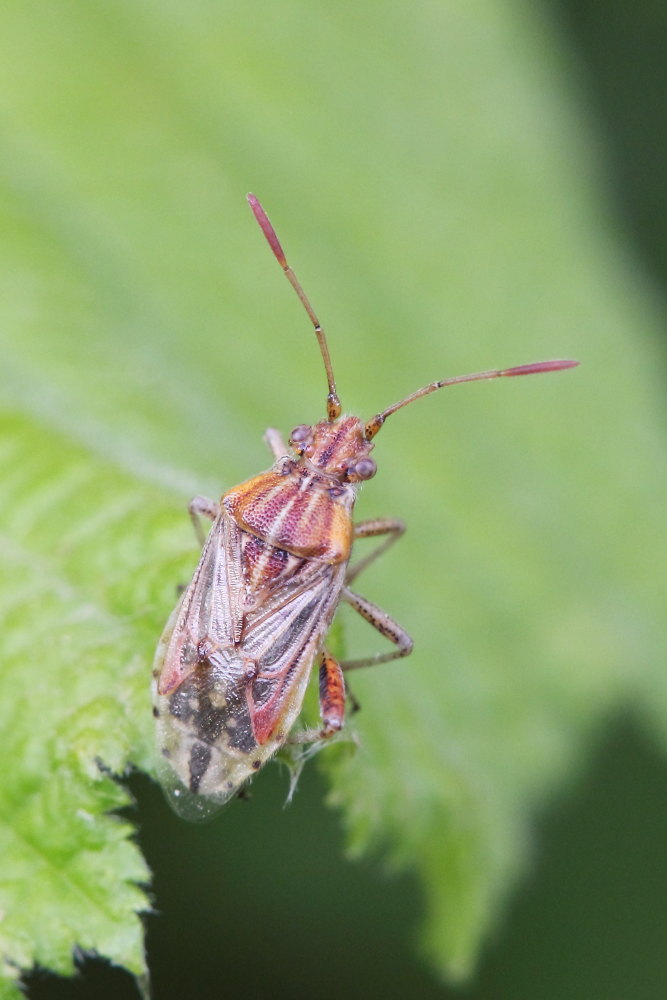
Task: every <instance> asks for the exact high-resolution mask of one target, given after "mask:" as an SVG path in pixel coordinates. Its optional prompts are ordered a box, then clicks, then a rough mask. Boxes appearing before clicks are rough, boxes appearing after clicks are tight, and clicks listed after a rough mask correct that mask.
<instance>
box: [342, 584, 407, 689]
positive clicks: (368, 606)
mask: <svg viewBox="0 0 667 1000" xmlns="http://www.w3.org/2000/svg"><path fill="white" fill-rule="evenodd" d="M342 599H343V600H344V601H347V602H348V604H351V605H352V607H353V608H354V610H355V611H358V612H359V614H360V615H361V617H362V618H365V619H366V621H367V622H369V624H370V625H372V626H373V628H375V629H377V631H378V632H379V633H380V634H381V635H384V636H386V638H387V639H389V640H390V642H393V643H394V645H395V646H396V649H394V650H392V651H391V652H389V653H375V654H374V655H373V656H364V657H361V658H360V659H357V660H343V662H342V663H341V665H340V666H341V669H342V670H357V669H358V668H359V667H372V666H374V665H375V664H376V663H389V661H390V660H397V659H399V657H401V656H409V655H410V653H411V652H412V647H413V642H412V639H411V637H410V636H409V635H408V633H407V632H406V631H405V629H404V628H402V627H401V626H400V625H399V624H398V622H397V621H394V619H393V618H392V617H391V615H388V614H387V612H386V611H383V610H382V608H379V607H378V606H377V604H373V603H372V602H371V601H368V600H366V598H365V597H362V596H361V594H355V593H354V591H352V590H349V589H348V588H347V587H345V588H344V590H343V593H342Z"/></svg>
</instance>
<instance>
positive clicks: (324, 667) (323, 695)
mask: <svg viewBox="0 0 667 1000" xmlns="http://www.w3.org/2000/svg"><path fill="white" fill-rule="evenodd" d="M320 710H321V714H322V722H323V723H324V730H325V734H326V732H327V731H328V732H329V733H331V734H333V733H334V732H337V731H338V730H339V729H342V728H343V722H344V720H345V680H344V679H343V671H342V670H341V668H340V664H339V663H338V661H337V660H335V659H334V657H333V656H332V655H331V653H328V652H326V650H325V652H324V653H323V654H322V663H321V665H320Z"/></svg>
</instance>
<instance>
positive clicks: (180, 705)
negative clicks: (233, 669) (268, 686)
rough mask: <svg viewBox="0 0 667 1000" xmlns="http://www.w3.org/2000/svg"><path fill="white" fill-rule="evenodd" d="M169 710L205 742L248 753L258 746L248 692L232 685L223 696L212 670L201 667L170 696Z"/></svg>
mask: <svg viewBox="0 0 667 1000" xmlns="http://www.w3.org/2000/svg"><path fill="white" fill-rule="evenodd" d="M169 711H170V712H171V714H172V715H173V716H174V718H175V719H179V720H180V721H181V722H183V723H185V724H186V725H187V727H188V728H189V729H191V730H192V733H193V735H195V736H196V737H197V738H198V739H199V740H201V742H202V743H206V744H209V745H210V746H215V745H216V744H218V743H220V742H222V743H223V744H226V745H228V746H230V747H233V748H234V749H235V750H242V751H244V752H245V753H249V752H250V751H251V750H254V749H255V747H256V746H257V741H256V739H255V737H254V734H253V731H252V724H251V721H250V714H249V712H248V705H247V702H246V698H245V691H244V690H243V689H240V688H239V687H238V686H236V685H234V684H230V685H229V686H228V688H227V690H226V692H225V693H224V695H223V692H221V691H220V690H219V680H217V681H216V676H215V672H214V671H212V670H210V669H202V668H199V669H198V670H197V671H195V673H194V674H192V675H191V676H190V677H189V678H188V679H187V680H186V681H185V682H184V683H183V684H181V686H180V687H179V688H178V689H177V690H176V691H174V693H173V694H172V696H171V698H170V699H169Z"/></svg>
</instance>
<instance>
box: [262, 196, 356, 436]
mask: <svg viewBox="0 0 667 1000" xmlns="http://www.w3.org/2000/svg"><path fill="white" fill-rule="evenodd" d="M247 197H248V204H249V205H250V207H251V209H252V211H253V215H254V216H255V218H256V219H257V222H258V223H259V226H260V228H261V230H262V232H263V233H264V235H265V237H266V239H267V242H268V244H269V246H270V247H271V249H272V250H273V254H274V256H275V258H276V260H277V261H278V263H279V264H280V266H281V267H282V269H283V271H284V272H285V275H286V277H287V280H288V281H289V283H290V285H291V286H292V288H293V289H294V291H295V292H296V294H297V295H298V296H299V300H300V302H301V304H302V306H303V307H304V309H305V310H306V312H307V313H308V315H309V317H310V321H311V323H312V324H313V326H314V327H315V336H316V337H317V342H318V344H319V345H320V353H321V355H322V360H323V361H324V369H325V371H326V374H327V383H328V385H329V394H328V396H327V417H328V419H329V421H330V422H333V421H334V420H336V419H337V418H338V417H339V416H340V414H341V405H340V399H339V398H338V393H337V392H336V382H335V380H334V374H333V367H332V364H331V356H330V354H329V346H328V344H327V338H326V334H325V332H324V330H323V329H322V325H321V323H320V321H319V319H318V318H317V316H316V314H315V310H314V309H313V307H312V306H311V304H310V302H309V301H308V296H307V295H306V293H305V292H304V290H303V288H302V287H301V285H300V284H299V280H298V278H297V276H296V274H295V273H294V271H293V270H292V268H291V267H290V266H289V264H288V263H287V258H286V257H285V253H284V251H283V248H282V247H281V245H280V240H279V239H278V237H277V236H276V231H275V229H274V228H273V226H272V225H271V223H270V222H269V217H268V215H267V214H266V212H265V211H264V209H263V208H262V206H261V204H260V202H259V199H258V198H256V197H255V195H254V194H249V195H248V196H247Z"/></svg>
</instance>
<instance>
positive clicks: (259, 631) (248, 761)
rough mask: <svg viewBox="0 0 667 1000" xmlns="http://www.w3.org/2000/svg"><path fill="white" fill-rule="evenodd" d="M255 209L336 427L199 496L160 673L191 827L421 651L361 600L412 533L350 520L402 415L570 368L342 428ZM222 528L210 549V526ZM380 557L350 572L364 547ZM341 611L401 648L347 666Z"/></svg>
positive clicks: (394, 525)
mask: <svg viewBox="0 0 667 1000" xmlns="http://www.w3.org/2000/svg"><path fill="white" fill-rule="evenodd" d="M248 202H249V204H250V207H251V209H252V211H253V213H254V215H255V218H256V220H257V222H258V223H259V226H260V227H261V229H262V232H263V233H264V236H265V237H266V239H267V241H268V243H269V246H270V247H271V250H272V251H273V253H274V255H275V257H276V258H277V260H278V263H279V264H280V266H281V267H282V269H283V271H284V272H285V275H286V276H287V278H288V280H289V282H290V284H291V285H292V287H293V288H294V290H295V292H296V294H297V295H298V297H299V299H300V300H301V303H302V304H303V306H304V308H305V310H306V312H307V313H308V316H309V317H310V320H311V322H312V324H313V326H314V329H315V334H316V337H317V341H318V343H319V348H320V353H321V355H322V360H323V362H324V368H325V372H326V378H327V383H328V395H327V403H326V410H327V416H326V419H325V420H321V421H319V422H318V423H316V424H314V425H312V426H311V425H308V424H300V425H299V426H298V427H295V428H294V430H293V431H292V433H291V435H290V438H289V446H288V445H286V444H285V442H284V441H283V439H282V437H281V436H280V433H279V432H278V431H276V430H274V429H269V430H268V431H267V432H266V435H265V440H266V442H267V444H268V446H269V448H270V449H271V452H272V453H273V457H274V460H275V461H274V464H273V466H272V467H271V468H270V469H269V470H268V471H267V472H262V473H260V474H259V475H258V476H254V477H253V478H252V479H249V480H247V481H246V482H244V483H241V484H240V485H239V486H235V487H234V488H233V489H231V490H228V491H227V492H226V493H224V494H223V496H222V498H221V499H220V502H219V503H216V502H215V501H213V500H208V499H206V498H204V497H195V499H194V500H192V502H191V504H190V508H189V510H190V515H191V517H192V520H193V522H194V525H195V529H196V530H197V532H198V534H199V536H200V539H201V541H202V545H203V551H202V554H201V558H200V560H199V565H198V566H197V569H196V570H195V574H194V577H193V578H192V581H191V583H190V584H189V585H188V587H187V588H186V589H185V590H184V592H183V594H182V596H181V599H180V601H179V602H178V605H177V606H176V608H175V610H174V612H173V613H172V615H171V617H170V619H169V621H168V622H167V625H166V627H165V630H164V633H163V635H162V638H161V639H160V643H159V645H158V649H157V653H156V657H155V665H154V670H153V704H154V708H153V712H154V715H155V717H156V726H157V739H158V749H159V755H158V756H159V760H160V768H159V769H160V778H161V781H162V784H163V786H164V788H165V791H166V793H167V796H168V798H169V799H170V800H171V803H172V805H173V806H174V808H175V809H176V811H177V812H178V813H180V814H181V815H183V816H184V817H186V818H187V819H193V820H198V819H206V818H207V817H208V816H209V815H211V814H212V813H213V812H214V811H215V810H217V809H218V808H219V807H221V806H222V805H224V804H225V803H226V802H228V801H229V799H230V798H231V797H232V796H234V795H236V794H237V793H238V792H239V790H240V789H241V787H242V786H243V785H244V784H245V782H247V781H248V779H249V778H251V777H252V775H254V774H255V773H256V772H257V771H258V770H259V769H260V768H261V767H262V766H263V765H264V764H265V763H266V762H267V761H268V760H269V759H270V758H271V757H272V756H273V755H274V754H275V753H276V751H278V750H279V749H280V748H281V747H282V746H283V745H284V744H285V743H286V742H287V741H289V742H297V743H304V744H305V743H314V744H315V743H318V742H321V741H324V740H327V739H329V738H330V737H332V736H333V735H334V734H336V733H338V732H339V731H340V730H341V728H342V726H343V722H344V717H345V697H346V696H345V681H344V674H345V672H346V671H349V670H356V669H358V668H360V667H366V666H369V665H371V664H378V663H386V662H388V661H389V660H394V659H396V658H398V657H402V656H407V655H408V654H409V653H410V652H411V650H412V639H411V638H410V636H409V635H408V634H407V632H405V630H404V629H403V628H401V626H400V625H399V624H398V623H397V622H396V621H394V619H393V618H392V617H390V615H388V614H387V613H386V612H385V611H382V610H381V609H380V608H379V607H377V606H376V605H375V604H372V603H371V602H370V601H369V600H367V599H366V598H365V597H362V596H361V595H360V594H358V593H357V592H356V591H355V590H353V589H352V584H353V583H354V581H355V580H356V578H357V577H358V576H359V574H360V573H361V572H362V570H364V569H365V568H366V567H367V566H368V565H369V563H371V562H372V561H374V560H375V559H377V558H378V557H379V556H380V555H382V554H383V553H384V552H386V550H387V549H388V548H389V547H390V546H391V545H392V544H393V543H394V542H395V541H396V540H397V539H398V538H399V537H400V536H401V535H402V534H403V532H404V530H405V525H404V523H403V521H401V520H398V519H395V518H379V519H373V520H367V521H361V522H357V523H356V524H355V523H354V522H353V520H352V512H353V509H354V504H355V499H356V495H357V491H358V489H359V486H360V484H361V483H363V482H365V481H366V480H368V479H371V478H372V477H373V476H374V475H375V472H376V465H375V461H374V460H373V458H372V457H371V451H372V449H373V446H374V445H373V441H374V438H375V436H376V434H377V433H378V431H379V430H380V428H381V427H382V425H383V424H384V422H385V420H386V419H387V417H389V416H391V415H392V414H393V413H395V412H396V411H397V410H399V409H401V408H402V407H403V406H407V405H408V404H409V403H412V402H414V400H416V399H420V398H421V397H422V396H426V395H428V394H429V393H431V392H435V391H436V390H438V389H442V388H444V387H445V386H450V385H455V384H457V383H459V382H473V381H477V380H479V379H492V378H504V377H509V376H515V375H531V374H534V373H537V372H550V371H557V370H559V369H563V368H572V367H574V366H575V365H576V364H578V362H576V361H564V360H559V361H540V362H536V363H534V364H528V365H520V366H518V367H515V368H505V369H503V370H493V371H486V372H477V373H476V374H472V375H460V376H458V377H456V378H447V379H442V380H440V381H437V382H431V383H430V384H429V385H426V386H424V387H423V388H421V389H418V390H417V391H416V392H413V393H411V394H410V395H409V396H406V397H405V398H404V399H402V400H400V401H399V402H397V403H394V404H393V405H392V406H389V407H387V409H385V410H381V411H380V412H379V413H377V414H376V415H375V416H374V417H371V419H370V420H368V421H366V422H364V421H362V420H360V419H359V418H358V417H355V416H341V404H340V400H339V398H338V393H337V391H336V384H335V381H334V374H333V368H332V364H331V358H330V355H329V348H328V345H327V339H326V336H325V333H324V330H323V329H322V326H321V325H320V322H319V320H318V318H317V316H316V314H315V312H314V310H313V307H312V306H311V304H310V302H309V300H308V298H307V297H306V294H305V292H304V291H303V289H302V288H301V285H300V284H299V281H298V280H297V277H296V275H295V273H294V271H293V270H292V269H291V267H290V266H289V265H288V263H287V260H286V258H285V254H284V252H283V249H282V247H281V245H280V242H279V241H278V237H277V235H276V233H275V230H274V229H273V227H272V225H271V223H270V222H269V219H268V217H267V215H266V213H265V212H264V209H263V208H262V206H261V205H260V203H259V201H258V200H257V198H255V196H254V195H248ZM202 518H208V519H210V520H211V521H212V522H213V524H212V527H211V529H210V532H209V534H208V537H207V538H206V540H205V541H204V538H203V532H202V529H201V519H202ZM364 538H373V539H378V540H379V544H377V545H376V546H375V548H373V549H372V550H371V551H370V552H369V553H368V554H366V555H365V556H363V557H362V558H361V559H359V560H358V561H357V562H356V563H353V564H352V565H350V555H351V551H352V546H353V542H355V541H356V540H357V539H364ZM341 601H345V602H346V603H347V604H349V605H351V606H352V607H353V608H354V609H355V610H356V611H357V612H358V613H359V614H360V615H361V616H362V617H363V618H365V619H366V621H368V622H369V624H370V625H372V626H373V628H375V629H376V630H377V631H378V632H379V633H380V634H381V635H382V636H385V637H386V638H387V639H388V640H389V641H390V642H391V643H392V645H393V649H389V650H387V651H386V652H381V653H376V654H375V655H374V656H367V657H364V658H362V659H355V660H346V661H342V662H338V661H337V660H336V659H335V658H334V656H333V655H332V654H331V652H330V651H329V650H328V649H327V646H326V637H327V632H328V630H329V627H330V625H331V623H332V620H333V617H334V614H335V612H336V608H337V607H338V605H339V604H340V602H341ZM315 663H318V664H319V690H320V712H321V717H322V723H321V726H320V727H319V728H317V729H310V730H303V729H302V730H300V731H298V732H296V733H295V732H293V730H294V728H295V723H296V722H297V720H298V717H299V714H300V712H301V707H302V703H303V700H304V696H305V691H306V687H307V685H308V681H309V678H310V675H311V671H312V667H313V665H314V664H315Z"/></svg>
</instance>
